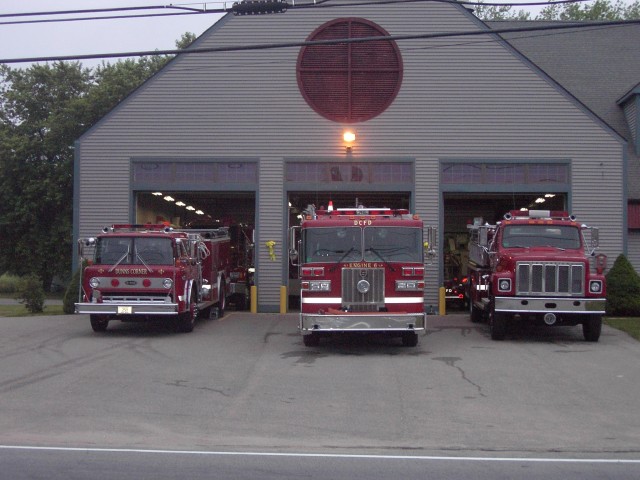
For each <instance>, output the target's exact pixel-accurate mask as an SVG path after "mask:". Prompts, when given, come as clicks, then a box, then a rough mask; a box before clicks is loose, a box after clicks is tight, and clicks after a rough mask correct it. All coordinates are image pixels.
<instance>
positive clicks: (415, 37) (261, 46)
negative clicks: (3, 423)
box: [0, 20, 640, 64]
mask: <svg viewBox="0 0 640 480" xmlns="http://www.w3.org/2000/svg"><path fill="white" fill-rule="evenodd" d="M638 24H640V20H614V21H601V22H588V23H584V22H580V23H566V22H563V23H562V24H561V25H544V26H535V27H534V26H532V27H524V28H501V29H493V30H473V31H462V32H445V33H423V34H408V35H388V36H376V37H360V38H343V39H331V40H312V41H299V42H281V43H265V44H253V45H236V46H226V47H206V48H192V49H187V50H182V49H172V50H147V51H141V52H126V53H122V52H121V53H103V54H89V55H67V56H57V57H29V58H14V59H0V64H3V63H35V62H51V61H67V60H90V59H101V58H118V57H144V56H154V55H193V54H201V53H221V52H240V51H249V50H273V49H279V48H292V47H305V46H317V45H336V44H347V43H366V42H380V41H381V40H388V41H403V40H429V39H435V38H450V37H472V36H480V35H499V34H502V33H521V32H540V31H552V30H567V29H582V28H594V27H615V26H626V25H638Z"/></svg>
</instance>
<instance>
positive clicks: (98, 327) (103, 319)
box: [89, 315, 109, 332]
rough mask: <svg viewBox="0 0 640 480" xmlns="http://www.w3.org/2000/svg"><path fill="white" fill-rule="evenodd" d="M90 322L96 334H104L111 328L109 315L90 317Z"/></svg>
mask: <svg viewBox="0 0 640 480" xmlns="http://www.w3.org/2000/svg"><path fill="white" fill-rule="evenodd" d="M89 320H90V321H91V328H93V331H94V332H104V331H105V330H106V329H107V327H108V326H109V315H90V316H89Z"/></svg>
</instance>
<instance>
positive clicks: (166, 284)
mask: <svg viewBox="0 0 640 480" xmlns="http://www.w3.org/2000/svg"><path fill="white" fill-rule="evenodd" d="M162 286H163V287H164V288H166V289H169V288H171V287H172V286H173V280H171V279H170V278H165V279H164V280H162Z"/></svg>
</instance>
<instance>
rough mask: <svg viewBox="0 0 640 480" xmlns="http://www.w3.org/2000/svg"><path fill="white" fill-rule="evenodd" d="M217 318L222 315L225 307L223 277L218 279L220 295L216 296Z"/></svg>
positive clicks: (225, 292) (225, 298)
mask: <svg viewBox="0 0 640 480" xmlns="http://www.w3.org/2000/svg"><path fill="white" fill-rule="evenodd" d="M218 298H220V300H218V318H222V317H223V316H224V311H225V309H226V308H227V289H226V287H225V283H224V278H223V279H222V280H221V281H220V296H219V297H218Z"/></svg>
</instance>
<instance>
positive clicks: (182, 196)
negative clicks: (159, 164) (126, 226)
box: [135, 191, 256, 310]
mask: <svg viewBox="0 0 640 480" xmlns="http://www.w3.org/2000/svg"><path fill="white" fill-rule="evenodd" d="M255 198H256V196H255V193H253V192H224V193H221V192H185V191H162V192H158V191H157V192H137V193H136V203H135V205H136V209H135V213H136V214H135V221H136V223H139V224H144V223H152V224H160V223H165V224H166V223H168V224H170V225H172V226H174V227H177V228H188V227H192V228H217V227H228V228H229V236H230V237H231V250H230V254H231V258H230V263H231V269H230V272H229V278H228V279H227V280H228V281H229V283H228V286H227V291H226V293H227V300H228V302H229V303H230V304H232V305H234V307H235V308H236V310H245V309H247V308H249V302H250V289H251V285H253V278H254V239H253V233H254V222H255V211H256V205H255V203H256V201H255Z"/></svg>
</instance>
